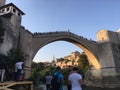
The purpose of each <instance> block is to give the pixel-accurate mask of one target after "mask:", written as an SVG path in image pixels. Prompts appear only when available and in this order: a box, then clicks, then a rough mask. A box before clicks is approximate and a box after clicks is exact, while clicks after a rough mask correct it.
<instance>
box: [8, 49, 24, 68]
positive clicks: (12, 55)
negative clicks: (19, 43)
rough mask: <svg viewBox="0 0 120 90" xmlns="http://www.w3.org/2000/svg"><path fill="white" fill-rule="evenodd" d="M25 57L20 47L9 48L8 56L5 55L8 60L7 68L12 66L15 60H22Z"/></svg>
mask: <svg viewBox="0 0 120 90" xmlns="http://www.w3.org/2000/svg"><path fill="white" fill-rule="evenodd" d="M25 58H26V56H25V55H24V53H23V52H22V51H21V49H20V48H17V49H14V48H13V49H11V50H10V51H9V52H8V56H7V61H8V66H9V68H13V67H14V65H15V63H16V62H18V61H24V60H25Z"/></svg>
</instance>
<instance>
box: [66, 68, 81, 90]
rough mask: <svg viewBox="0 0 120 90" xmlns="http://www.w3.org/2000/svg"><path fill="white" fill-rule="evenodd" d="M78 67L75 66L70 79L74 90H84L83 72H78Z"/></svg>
mask: <svg viewBox="0 0 120 90" xmlns="http://www.w3.org/2000/svg"><path fill="white" fill-rule="evenodd" d="M77 70H78V68H77V67H74V68H73V72H72V74H70V75H69V77H68V81H69V83H70V84H71V86H72V90H82V88H81V83H82V76H81V74H78V73H77Z"/></svg>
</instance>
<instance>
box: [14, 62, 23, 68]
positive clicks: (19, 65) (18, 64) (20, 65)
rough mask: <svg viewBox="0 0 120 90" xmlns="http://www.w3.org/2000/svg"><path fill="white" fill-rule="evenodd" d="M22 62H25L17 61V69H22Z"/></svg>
mask: <svg viewBox="0 0 120 90" xmlns="http://www.w3.org/2000/svg"><path fill="white" fill-rule="evenodd" d="M22 64H23V62H17V63H16V64H15V66H16V68H17V69H22Z"/></svg>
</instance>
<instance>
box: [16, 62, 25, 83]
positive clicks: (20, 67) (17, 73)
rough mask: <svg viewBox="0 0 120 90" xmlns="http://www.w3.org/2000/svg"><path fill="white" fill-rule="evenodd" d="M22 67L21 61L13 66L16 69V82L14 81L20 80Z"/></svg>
mask: <svg viewBox="0 0 120 90" xmlns="http://www.w3.org/2000/svg"><path fill="white" fill-rule="evenodd" d="M22 65H23V62H22V61H20V62H17V63H16V64H15V67H16V69H17V72H16V77H15V80H16V81H19V79H20V74H21V71H22V67H23V66H22Z"/></svg>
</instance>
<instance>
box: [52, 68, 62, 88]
mask: <svg viewBox="0 0 120 90" xmlns="http://www.w3.org/2000/svg"><path fill="white" fill-rule="evenodd" d="M60 69H61V68H60V67H57V68H56V70H55V71H54V73H53V78H52V81H51V86H52V90H63V87H62V83H63V75H62V73H61V72H60Z"/></svg>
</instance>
